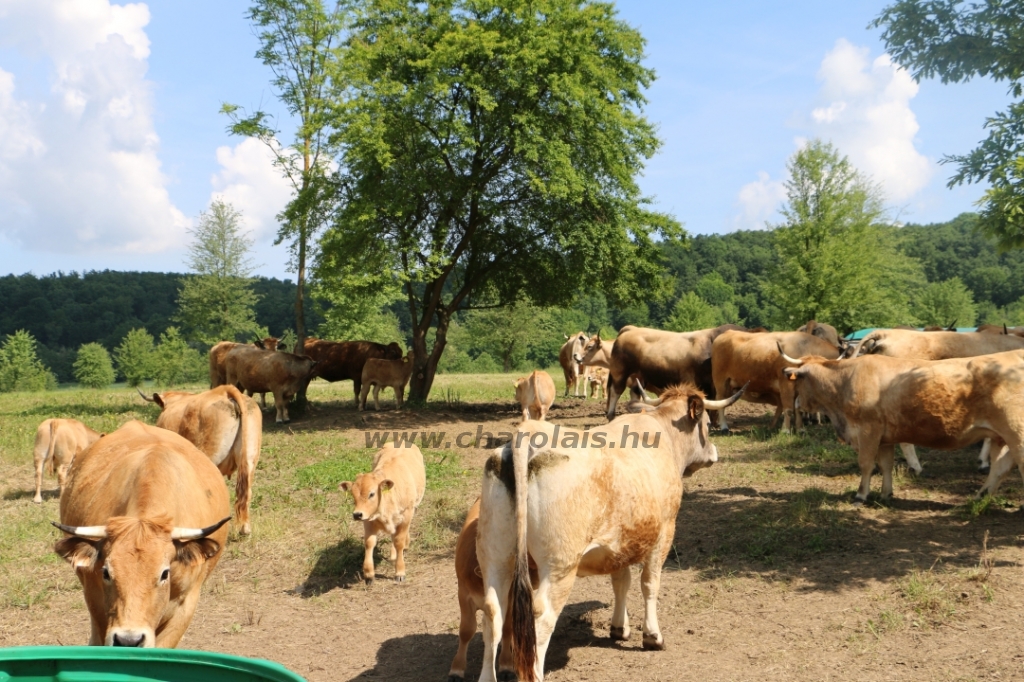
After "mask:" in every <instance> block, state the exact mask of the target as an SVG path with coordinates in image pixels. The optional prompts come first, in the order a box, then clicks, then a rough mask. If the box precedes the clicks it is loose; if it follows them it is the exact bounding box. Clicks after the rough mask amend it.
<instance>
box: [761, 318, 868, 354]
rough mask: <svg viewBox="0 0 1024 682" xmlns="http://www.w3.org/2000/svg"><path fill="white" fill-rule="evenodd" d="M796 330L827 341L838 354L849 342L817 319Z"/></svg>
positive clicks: (833, 328) (830, 326) (828, 325)
mask: <svg viewBox="0 0 1024 682" xmlns="http://www.w3.org/2000/svg"><path fill="white" fill-rule="evenodd" d="M751 331H753V330H751ZM764 331H767V330H764ZM797 331H798V332H807V333H808V334H811V335H812V336H817V337H818V338H819V339H821V340H823V341H827V342H828V343H830V344H831V345H832V346H834V347H835V348H838V349H839V353H840V354H842V352H843V351H844V350H846V346H847V345H848V343H849V342H848V341H847V340H846V339H844V338H842V337H841V336H839V332H838V331H836V328H835V327H833V326H832V325H830V324H825V323H824V322H818V321H817V320H809V321H808V322H807V324H805V325H803V326H802V327H799V328H798V329H797Z"/></svg>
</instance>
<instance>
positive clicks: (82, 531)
mask: <svg viewBox="0 0 1024 682" xmlns="http://www.w3.org/2000/svg"><path fill="white" fill-rule="evenodd" d="M50 523H51V524H52V525H53V526H54V527H55V528H59V529H61V530H62V531H64V532H65V533H67V534H68V535H74V536H75V537H79V538H85V539H87V540H102V539H103V538H105V537H107V527H106V526H65V525H64V524H63V523H57V522H56V521H51V522H50Z"/></svg>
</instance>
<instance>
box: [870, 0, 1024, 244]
mask: <svg viewBox="0 0 1024 682" xmlns="http://www.w3.org/2000/svg"><path fill="white" fill-rule="evenodd" d="M872 26H874V27H884V31H883V32H882V39H883V40H884V41H885V44H886V48H887V49H888V51H889V52H890V54H892V57H893V60H894V61H895V62H896V63H897V64H899V65H900V66H903V67H905V68H906V69H908V70H909V71H910V72H911V73H912V74H913V76H914V78H915V79H918V80H920V79H922V78H936V77H937V78H939V79H940V80H941V81H942V82H943V83H959V82H963V81H967V80H970V79H971V78H973V77H975V76H981V77H988V78H992V79H994V80H996V81H1001V82H1006V83H1007V84H1008V90H1009V95H1010V97H1012V98H1013V99H1015V100H1016V101H1014V102H1013V103H1012V104H1010V106H1009V108H1007V110H1006V111H1004V112H1001V113H999V114H996V115H995V116H993V117H991V118H988V119H986V120H985V124H984V127H985V128H986V129H988V131H989V133H988V137H987V138H986V139H985V140H983V141H982V142H981V144H980V145H979V146H978V147H977V148H976V149H974V150H973V151H971V152H969V153H967V154H963V155H953V156H947V157H945V158H944V159H943V162H944V163H946V162H952V163H956V164H957V165H958V169H957V172H956V173H955V174H954V175H953V177H952V178H951V179H950V181H949V185H950V187H952V186H954V185H959V184H963V183H973V182H984V181H987V182H988V183H989V184H990V185H991V187H990V189H989V190H988V191H986V192H985V195H984V198H983V199H982V201H980V202H979V204H980V205H981V207H982V213H981V220H980V222H979V227H980V229H981V230H982V231H983V232H985V233H986V234H988V235H990V236H993V237H995V238H996V239H997V240H998V241H999V245H1000V247H1001V248H1003V249H1010V248H1021V247H1024V99H1022V95H1024V4H1022V3H1020V2H1007V1H1006V0H982V1H981V2H964V0H927V1H926V0H899V1H898V2H894V3H893V4H892V5H889V6H888V7H886V8H885V10H883V11H882V13H881V15H879V17H878V18H877V19H875V20H874V22H872Z"/></svg>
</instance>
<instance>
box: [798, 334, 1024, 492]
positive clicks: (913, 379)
mask: <svg viewBox="0 0 1024 682" xmlns="http://www.w3.org/2000/svg"><path fill="white" fill-rule="evenodd" d="M936 333H938V332H936ZM975 336H977V335H975ZM994 338H998V337H994ZM790 361H791V362H793V363H794V364H796V365H797V366H796V367H790V368H787V369H785V370H784V374H785V375H786V378H787V379H788V380H789V381H791V382H795V384H796V390H797V394H798V395H799V402H800V405H801V406H803V407H805V408H807V409H812V410H819V411H821V412H825V413H826V414H827V415H828V416H829V418H830V419H831V420H832V424H833V425H834V426H835V429H836V433H837V434H838V435H839V438H840V439H842V440H843V441H845V442H847V443H849V444H850V445H851V446H852V447H853V448H854V449H855V450H856V451H857V461H858V464H859V465H860V470H861V485H860V490H859V491H858V492H857V496H856V500H857V502H864V501H866V500H867V497H868V493H869V492H870V490H871V473H872V470H873V469H874V466H875V463H876V462H877V463H878V464H879V466H880V467H881V470H882V476H883V480H882V497H883V498H889V497H890V496H891V495H892V467H893V446H894V445H896V444H897V443H910V444H914V445H922V446H925V447H930V448H936V449H939V450H955V449H958V448H962V447H966V446H967V445H970V444H971V443H975V442H977V441H980V440H982V439H983V438H994V439H997V442H998V443H1002V442H1005V443H1007V444H1008V445H1009V446H1010V449H1011V454H1012V456H1013V458H1014V461H1019V462H1024V457H1022V455H1024V452H1022V451H1021V447H1022V446H1024V403H1022V400H1021V395H1022V394H1024V351H1011V352H1006V353H995V354H993V355H983V356H980V357H973V358H954V359H950V360H935V361H928V360H910V359H906V358H892V357H886V356H882V355H869V356H865V357H860V358H855V359H852V360H841V361H837V360H824V359H823V358H813V357H812V358H804V359H802V360H795V359H792V358H791V359H790Z"/></svg>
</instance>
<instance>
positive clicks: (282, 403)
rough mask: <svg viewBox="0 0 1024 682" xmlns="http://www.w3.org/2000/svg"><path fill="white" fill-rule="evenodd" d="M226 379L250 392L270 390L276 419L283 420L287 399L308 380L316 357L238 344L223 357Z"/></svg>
mask: <svg viewBox="0 0 1024 682" xmlns="http://www.w3.org/2000/svg"><path fill="white" fill-rule="evenodd" d="M224 364H225V369H226V374H227V383H228V384H231V385H233V386H238V387H239V388H241V389H243V390H245V392H246V393H248V394H249V395H250V396H251V395H253V394H254V393H273V394H274V407H275V408H276V409H277V423H278V424H280V423H282V422H284V423H285V424H287V423H288V422H290V421H291V419H290V418H289V417H288V401H289V400H291V399H292V397H293V396H295V395H296V394H297V393H298V392H299V391H300V390H302V388H303V387H304V386H306V385H307V384H308V383H309V380H310V379H311V378H312V377H313V374H314V372H315V371H316V364H317V363H316V361H315V360H312V359H310V358H306V357H302V356H301V355H295V354H293V353H281V352H278V351H270V350H260V349H259V348H254V347H252V346H241V347H239V348H232V349H231V350H230V351H228V354H227V358H226V359H225V362H224Z"/></svg>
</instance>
